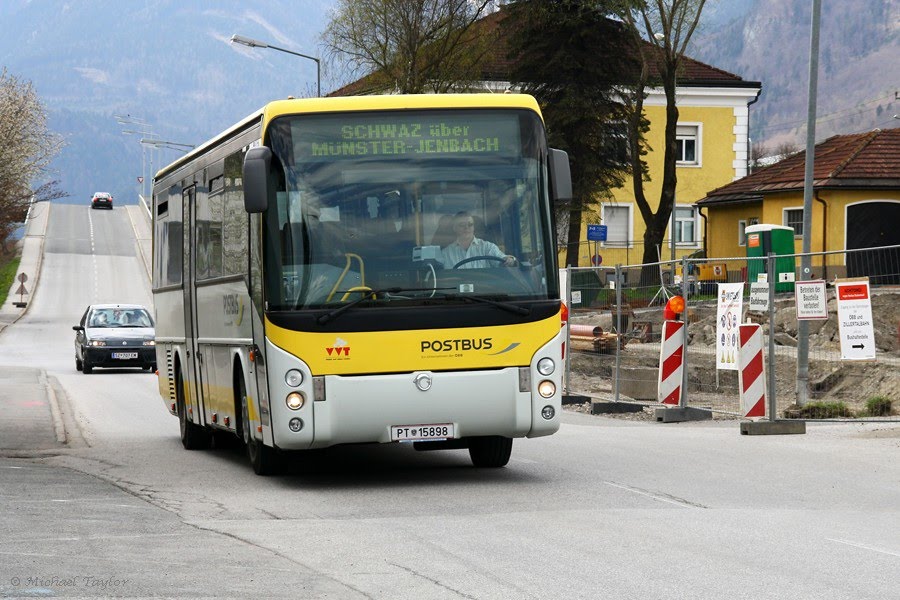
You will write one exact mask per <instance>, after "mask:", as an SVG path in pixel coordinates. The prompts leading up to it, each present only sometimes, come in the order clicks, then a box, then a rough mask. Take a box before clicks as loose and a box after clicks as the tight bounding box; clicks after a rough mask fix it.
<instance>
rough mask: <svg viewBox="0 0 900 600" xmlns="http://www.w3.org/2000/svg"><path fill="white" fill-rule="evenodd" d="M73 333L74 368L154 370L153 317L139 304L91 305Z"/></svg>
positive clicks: (89, 370) (86, 370) (154, 342)
mask: <svg viewBox="0 0 900 600" xmlns="http://www.w3.org/2000/svg"><path fill="white" fill-rule="evenodd" d="M72 329H74V330H75V368H76V369H77V370H79V371H81V372H82V373H85V374H88V373H90V372H91V371H92V370H93V369H94V367H114V368H115V367H140V368H141V369H146V370H149V371H155V370H156V341H155V335H156V332H155V330H154V327H153V318H152V317H151V316H150V313H149V312H148V311H147V309H146V308H144V307H143V306H141V305H139V304H92V305H90V306H88V307H87V309H86V310H85V311H84V314H83V315H82V316H81V321H80V322H79V323H78V325H75V326H74V327H72Z"/></svg>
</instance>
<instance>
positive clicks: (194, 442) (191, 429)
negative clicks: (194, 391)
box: [85, 365, 210, 450]
mask: <svg viewBox="0 0 900 600" xmlns="http://www.w3.org/2000/svg"><path fill="white" fill-rule="evenodd" d="M85 366H87V365H85ZM175 404H176V407H177V410H178V427H179V429H180V430H181V445H182V446H184V449H185V450H204V449H206V448H209V443H210V435H209V432H207V431H206V430H205V429H203V428H202V427H200V426H199V425H197V424H196V423H192V422H191V421H190V420H189V419H188V416H187V409H186V408H185V405H184V380H183V379H182V378H181V369H176V371H175Z"/></svg>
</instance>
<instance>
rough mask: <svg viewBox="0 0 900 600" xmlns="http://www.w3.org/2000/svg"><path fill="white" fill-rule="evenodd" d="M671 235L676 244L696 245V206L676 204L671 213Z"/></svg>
mask: <svg viewBox="0 0 900 600" xmlns="http://www.w3.org/2000/svg"><path fill="white" fill-rule="evenodd" d="M672 225H673V228H672V237H673V239H674V240H675V245H676V246H696V245H697V208H696V207H694V206H676V207H675V210H674V211H673V213H672Z"/></svg>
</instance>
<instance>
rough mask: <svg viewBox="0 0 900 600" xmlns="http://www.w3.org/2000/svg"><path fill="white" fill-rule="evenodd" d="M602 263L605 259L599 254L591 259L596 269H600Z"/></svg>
mask: <svg viewBox="0 0 900 600" xmlns="http://www.w3.org/2000/svg"><path fill="white" fill-rule="evenodd" d="M602 262H603V257H602V256H600V255H599V254H595V255H593V256H592V257H591V264H592V265H594V266H595V267H599V266H600V264H601V263H602Z"/></svg>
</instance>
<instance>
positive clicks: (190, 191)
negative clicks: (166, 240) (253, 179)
mask: <svg viewBox="0 0 900 600" xmlns="http://www.w3.org/2000/svg"><path fill="white" fill-rule="evenodd" d="M182 200H183V202H182V205H183V206H184V221H183V222H184V236H183V239H184V338H185V339H184V345H185V350H186V354H187V356H186V360H185V364H184V365H182V377H184V382H185V383H186V384H187V397H186V398H185V402H186V404H187V406H186V408H193V409H194V413H195V414H196V415H197V419H196V422H197V423H198V424H200V425H205V424H206V411H205V409H204V403H203V393H202V389H201V387H200V381H201V379H200V355H199V352H198V344H197V314H196V306H197V280H196V275H197V269H196V260H195V255H196V253H195V252H194V250H195V244H196V239H195V236H196V231H197V229H196V226H197V224H196V218H197V214H196V213H197V206H196V200H197V186H196V185H191V186H190V187H187V188H185V189H184V191H182Z"/></svg>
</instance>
